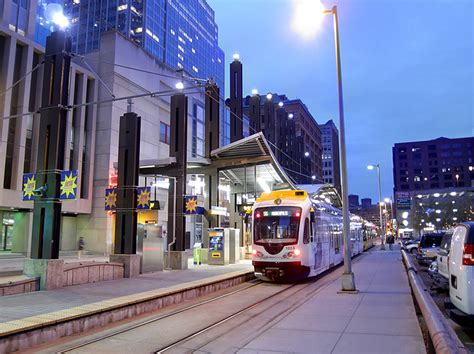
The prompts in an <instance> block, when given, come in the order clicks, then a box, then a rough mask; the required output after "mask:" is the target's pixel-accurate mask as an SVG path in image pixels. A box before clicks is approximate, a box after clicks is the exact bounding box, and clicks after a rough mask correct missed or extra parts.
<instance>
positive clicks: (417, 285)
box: [401, 250, 468, 354]
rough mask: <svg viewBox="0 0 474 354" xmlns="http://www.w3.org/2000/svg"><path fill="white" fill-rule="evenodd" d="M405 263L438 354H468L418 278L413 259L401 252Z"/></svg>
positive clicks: (413, 290)
mask: <svg viewBox="0 0 474 354" xmlns="http://www.w3.org/2000/svg"><path fill="white" fill-rule="evenodd" d="M401 252H402V257H403V261H404V263H405V266H406V268H407V275H408V280H409V281H410V286H411V289H412V292H413V294H414V295H415V299H416V302H417V304H418V307H419V308H420V310H421V314H422V315H423V318H424V319H425V323H426V327H428V332H429V335H430V339H431V341H432V343H433V347H434V349H435V351H436V353H443V354H467V353H468V351H467V349H466V348H465V347H464V345H463V344H462V342H461V341H460V340H459V338H458V336H457V335H456V332H454V329H453V328H452V327H451V325H450V324H449V323H448V321H447V320H446V318H445V317H444V316H443V314H442V313H441V311H440V309H439V308H438V306H437V305H436V303H435V302H434V300H433V299H432V297H431V295H430V294H429V292H428V289H427V288H426V286H425V284H424V283H423V280H421V278H420V277H419V276H418V271H417V269H416V267H415V265H414V264H413V260H412V258H411V257H410V256H409V255H408V254H407V253H406V251H405V250H401Z"/></svg>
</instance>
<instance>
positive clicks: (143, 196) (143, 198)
mask: <svg viewBox="0 0 474 354" xmlns="http://www.w3.org/2000/svg"><path fill="white" fill-rule="evenodd" d="M150 199H151V187H137V209H139V210H146V209H150Z"/></svg>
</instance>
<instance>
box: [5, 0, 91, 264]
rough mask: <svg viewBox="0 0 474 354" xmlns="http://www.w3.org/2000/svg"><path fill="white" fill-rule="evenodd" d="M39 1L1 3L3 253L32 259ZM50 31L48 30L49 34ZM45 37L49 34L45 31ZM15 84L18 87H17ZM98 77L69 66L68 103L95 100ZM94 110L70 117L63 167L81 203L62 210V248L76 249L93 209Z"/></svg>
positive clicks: (39, 58)
mask: <svg viewBox="0 0 474 354" xmlns="http://www.w3.org/2000/svg"><path fill="white" fill-rule="evenodd" d="M37 3H38V2H37V1H16V0H13V1H1V2H0V10H1V11H0V16H1V17H0V61H1V64H0V92H1V94H0V111H1V114H0V115H1V117H2V118H3V119H1V120H0V135H1V140H0V223H1V224H0V225H1V228H0V252H1V251H11V252H15V253H22V254H25V255H28V253H29V251H30V242H31V226H32V209H33V202H32V201H23V200H22V187H23V174H25V173H33V172H35V170H36V156H37V152H38V145H39V144H40V140H41V137H40V136H39V119H40V115H39V114H38V113H35V112H37V111H38V109H39V108H40V104H41V98H42V94H41V93H42V81H43V68H44V67H43V65H42V60H43V58H44V47H43V46H42V45H41V44H39V43H38V38H39V37H38V35H37V32H36V31H37V29H38V27H39V26H40V24H39V22H38V20H39V18H38V17H37V13H36V10H37ZM46 30H47V29H45V31H46ZM43 33H46V32H43ZM14 83H17V84H15V85H14ZM97 83H98V81H97V78H96V76H95V74H94V73H92V72H91V71H90V70H88V69H87V68H84V67H82V66H80V65H78V64H77V63H75V62H73V63H72V64H71V71H70V87H69V104H70V105H75V104H82V103H85V102H90V101H94V100H95V99H96V97H97ZM96 119H97V114H96V108H94V107H92V106H90V107H89V108H85V107H79V108H73V109H71V110H70V111H69V112H68V115H67V131H68V132H69V134H67V135H66V139H65V142H64V144H65V146H66V153H65V157H64V159H65V160H64V164H65V168H66V169H68V170H77V171H78V176H79V181H80V183H79V184H78V193H77V200H76V201H74V202H65V203H63V206H62V222H61V230H62V235H63V237H62V239H61V245H60V248H61V250H69V249H76V247H77V231H78V229H80V228H81V227H82V226H83V225H84V223H87V220H88V215H89V214H90V213H91V210H92V209H91V208H92V178H93V173H94V157H95V139H96V135H95V134H96Z"/></svg>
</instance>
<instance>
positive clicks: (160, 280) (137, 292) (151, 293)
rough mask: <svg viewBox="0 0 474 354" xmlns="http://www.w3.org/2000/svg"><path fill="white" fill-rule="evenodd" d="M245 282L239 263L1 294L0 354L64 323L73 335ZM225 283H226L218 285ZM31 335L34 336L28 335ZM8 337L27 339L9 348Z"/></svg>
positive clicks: (249, 272) (247, 271) (245, 268)
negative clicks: (74, 332) (6, 294)
mask: <svg viewBox="0 0 474 354" xmlns="http://www.w3.org/2000/svg"><path fill="white" fill-rule="evenodd" d="M251 278H253V267H252V265H251V261H241V262H240V263H238V264H232V265H227V266H210V265H202V266H195V267H192V268H190V269H186V270H172V271H167V270H165V271H161V272H155V273H147V274H142V275H140V276H138V277H135V278H123V279H116V280H110V281H103V282H99V283H89V284H82V285H76V286H69V287H65V288H61V289H56V290H49V291H36V292H31V293H25V294H18V295H13V296H3V297H0V309H1V311H0V353H2V352H9V351H11V350H12V349H15V348H16V350H18V349H20V348H21V347H25V348H26V347H30V346H31V344H34V342H35V341H36V339H34V337H35V335H38V336H41V338H43V339H44V333H41V332H44V329H45V328H48V327H49V328H51V326H52V325H58V324H61V323H64V325H65V326H66V327H67V326H69V327H71V326H72V327H74V326H75V327H74V331H76V330H78V329H80V330H83V329H84V328H92V327H93V326H95V325H96V324H97V325H99V326H100V324H101V323H102V324H104V323H109V322H112V321H115V320H117V319H121V318H127V317H133V316H134V315H137V314H140V313H144V312H146V311H150V310H154V309H157V308H160V307H163V306H166V305H168V304H173V303H178V302H180V301H183V299H188V298H193V297H197V296H201V295H203V294H206V293H208V292H212V291H215V290H216V289H219V288H221V287H225V286H232V285H236V284H238V283H240V282H244V281H247V280H249V279H251ZM225 282H230V283H229V284H227V285H223V284H224V283H225ZM213 286H215V287H216V289H214V288H213ZM124 309H125V310H124ZM81 320H83V321H82V322H81ZM74 321H75V323H73V324H72V325H71V323H72V322H74ZM93 323H94V325H93V326H92V324H93ZM91 326H92V327H91ZM69 327H67V328H62V329H61V328H56V329H55V330H54V332H58V333H59V332H61V333H64V334H65V333H70V332H69V331H70V330H71V328H69ZM34 331H37V333H36V334H35V333H33V334H32V332H34ZM22 333H25V336H24V337H25V338H22ZM58 333H52V337H51V339H55V338H58V336H57V334H58ZM12 336H16V337H17V338H16V339H15V340H14V341H17V342H18V341H20V342H21V341H24V340H27V341H30V343H25V344H24V345H23V344H18V343H17V344H14V345H13V347H12V346H11V337H12ZM60 336H61V335H60ZM9 337H10V339H8V338H9ZM6 339H8V340H6ZM43 339H42V340H41V341H40V342H42V341H43ZM31 341H32V342H33V343H32V342H31ZM38 344H39V342H38ZM17 345H20V346H19V347H18V346H17Z"/></svg>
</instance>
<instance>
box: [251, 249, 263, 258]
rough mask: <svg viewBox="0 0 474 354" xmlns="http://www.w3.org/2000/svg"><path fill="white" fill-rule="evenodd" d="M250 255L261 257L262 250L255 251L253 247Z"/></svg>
mask: <svg viewBox="0 0 474 354" xmlns="http://www.w3.org/2000/svg"><path fill="white" fill-rule="evenodd" d="M252 255H253V256H255V257H262V256H263V254H262V252H260V251H257V250H255V249H254V250H252Z"/></svg>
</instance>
